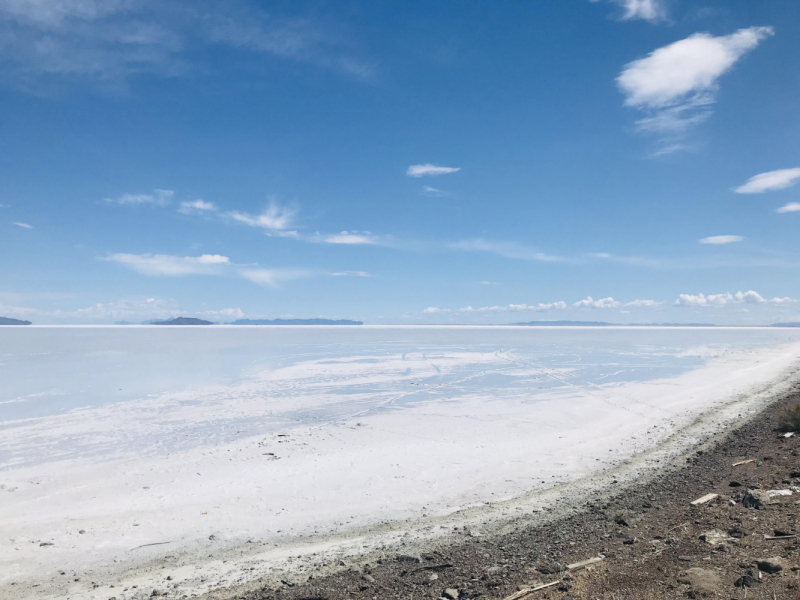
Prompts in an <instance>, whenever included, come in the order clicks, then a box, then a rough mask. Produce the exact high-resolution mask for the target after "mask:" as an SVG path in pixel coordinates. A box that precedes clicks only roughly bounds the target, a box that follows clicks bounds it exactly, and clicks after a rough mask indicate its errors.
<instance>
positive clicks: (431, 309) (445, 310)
mask: <svg viewBox="0 0 800 600" xmlns="http://www.w3.org/2000/svg"><path fill="white" fill-rule="evenodd" d="M422 312H424V313H426V314H429V315H434V314H438V313H449V312H450V309H449V308H436V307H435V306H429V307H428V308H426V309H425V310H423V311H422Z"/></svg>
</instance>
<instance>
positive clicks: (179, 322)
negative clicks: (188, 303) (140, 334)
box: [148, 317, 214, 325]
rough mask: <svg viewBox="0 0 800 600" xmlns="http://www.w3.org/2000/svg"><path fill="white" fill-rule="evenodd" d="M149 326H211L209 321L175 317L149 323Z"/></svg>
mask: <svg viewBox="0 0 800 600" xmlns="http://www.w3.org/2000/svg"><path fill="white" fill-rule="evenodd" d="M148 324H149V325H213V324H214V323H212V322H211V321H204V320H203V319H195V318H194V317H175V318H174V319H169V320H168V321H150V322H149V323H148Z"/></svg>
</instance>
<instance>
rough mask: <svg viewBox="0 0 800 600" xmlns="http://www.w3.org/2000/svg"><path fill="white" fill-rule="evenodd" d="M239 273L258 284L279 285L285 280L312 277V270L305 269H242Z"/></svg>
mask: <svg viewBox="0 0 800 600" xmlns="http://www.w3.org/2000/svg"><path fill="white" fill-rule="evenodd" d="M239 274H240V275H241V276H242V277H244V278H245V279H248V280H249V281H252V282H253V283H257V284H258V285H263V286H266V287H279V286H280V284H281V283H283V282H285V281H291V280H293V279H301V278H304V277H310V276H311V275H312V273H311V271H308V270H305V269H255V268H251V269H240V270H239Z"/></svg>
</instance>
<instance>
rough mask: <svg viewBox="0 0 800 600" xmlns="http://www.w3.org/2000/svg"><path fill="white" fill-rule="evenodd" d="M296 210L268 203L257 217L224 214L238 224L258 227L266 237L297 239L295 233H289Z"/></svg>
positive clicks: (235, 212) (241, 213)
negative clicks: (276, 236)
mask: <svg viewBox="0 0 800 600" xmlns="http://www.w3.org/2000/svg"><path fill="white" fill-rule="evenodd" d="M296 213H297V209H296V208H294V207H289V206H282V205H280V204H278V203H276V202H270V204H269V206H268V207H267V208H266V209H265V210H264V212H262V213H261V214H259V215H250V214H248V213H244V212H239V211H231V212H228V213H226V216H228V217H230V218H231V219H233V220H234V221H236V222H238V223H243V224H244V225H248V226H250V227H258V228H259V229H262V230H263V231H264V233H266V234H267V235H278V236H282V237H297V232H296V231H290V230H289V227H291V226H292V224H293V222H294V217H295V214H296Z"/></svg>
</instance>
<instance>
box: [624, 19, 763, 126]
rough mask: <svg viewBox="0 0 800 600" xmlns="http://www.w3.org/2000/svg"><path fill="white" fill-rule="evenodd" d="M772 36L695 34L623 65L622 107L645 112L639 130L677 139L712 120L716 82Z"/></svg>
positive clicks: (751, 31) (759, 31) (757, 32)
mask: <svg viewBox="0 0 800 600" xmlns="http://www.w3.org/2000/svg"><path fill="white" fill-rule="evenodd" d="M773 33H774V31H773V29H772V28H771V27H749V28H747V29H740V30H738V31H736V32H735V33H732V34H730V35H724V36H718V37H715V36H712V35H710V34H708V33H695V34H693V35H691V36H689V37H688V38H686V39H683V40H679V41H677V42H673V43H672V44H669V45H667V46H663V47H661V48H658V49H657V50H654V51H653V52H651V53H650V54H649V55H648V56H646V57H645V58H640V59H638V60H635V61H633V62H630V63H628V64H627V65H625V67H624V68H623V70H622V72H621V73H620V74H619V76H618V77H617V85H618V86H619V88H620V91H621V92H622V93H623V94H624V95H625V106H630V107H633V108H637V109H640V110H642V111H645V113H646V115H647V116H645V117H644V118H642V119H640V120H639V121H638V122H637V126H638V127H639V128H640V129H641V130H645V131H653V132H662V133H670V134H677V133H681V132H683V131H685V130H686V129H687V128H689V127H691V126H692V125H694V124H697V123H700V122H701V121H703V120H705V119H706V118H707V117H708V116H709V115H710V114H711V105H712V104H713V103H714V102H715V96H716V92H717V89H718V83H717V82H718V80H719V78H720V77H721V76H722V75H723V74H725V73H726V72H727V71H728V70H730V69H731V67H733V65H734V64H735V63H736V62H737V61H738V60H739V59H740V58H741V57H742V56H743V55H744V54H745V53H747V52H749V51H750V50H752V49H754V48H755V47H756V46H758V44H759V43H760V42H761V41H762V40H764V39H765V38H767V37H769V36H771V35H772V34H773Z"/></svg>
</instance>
